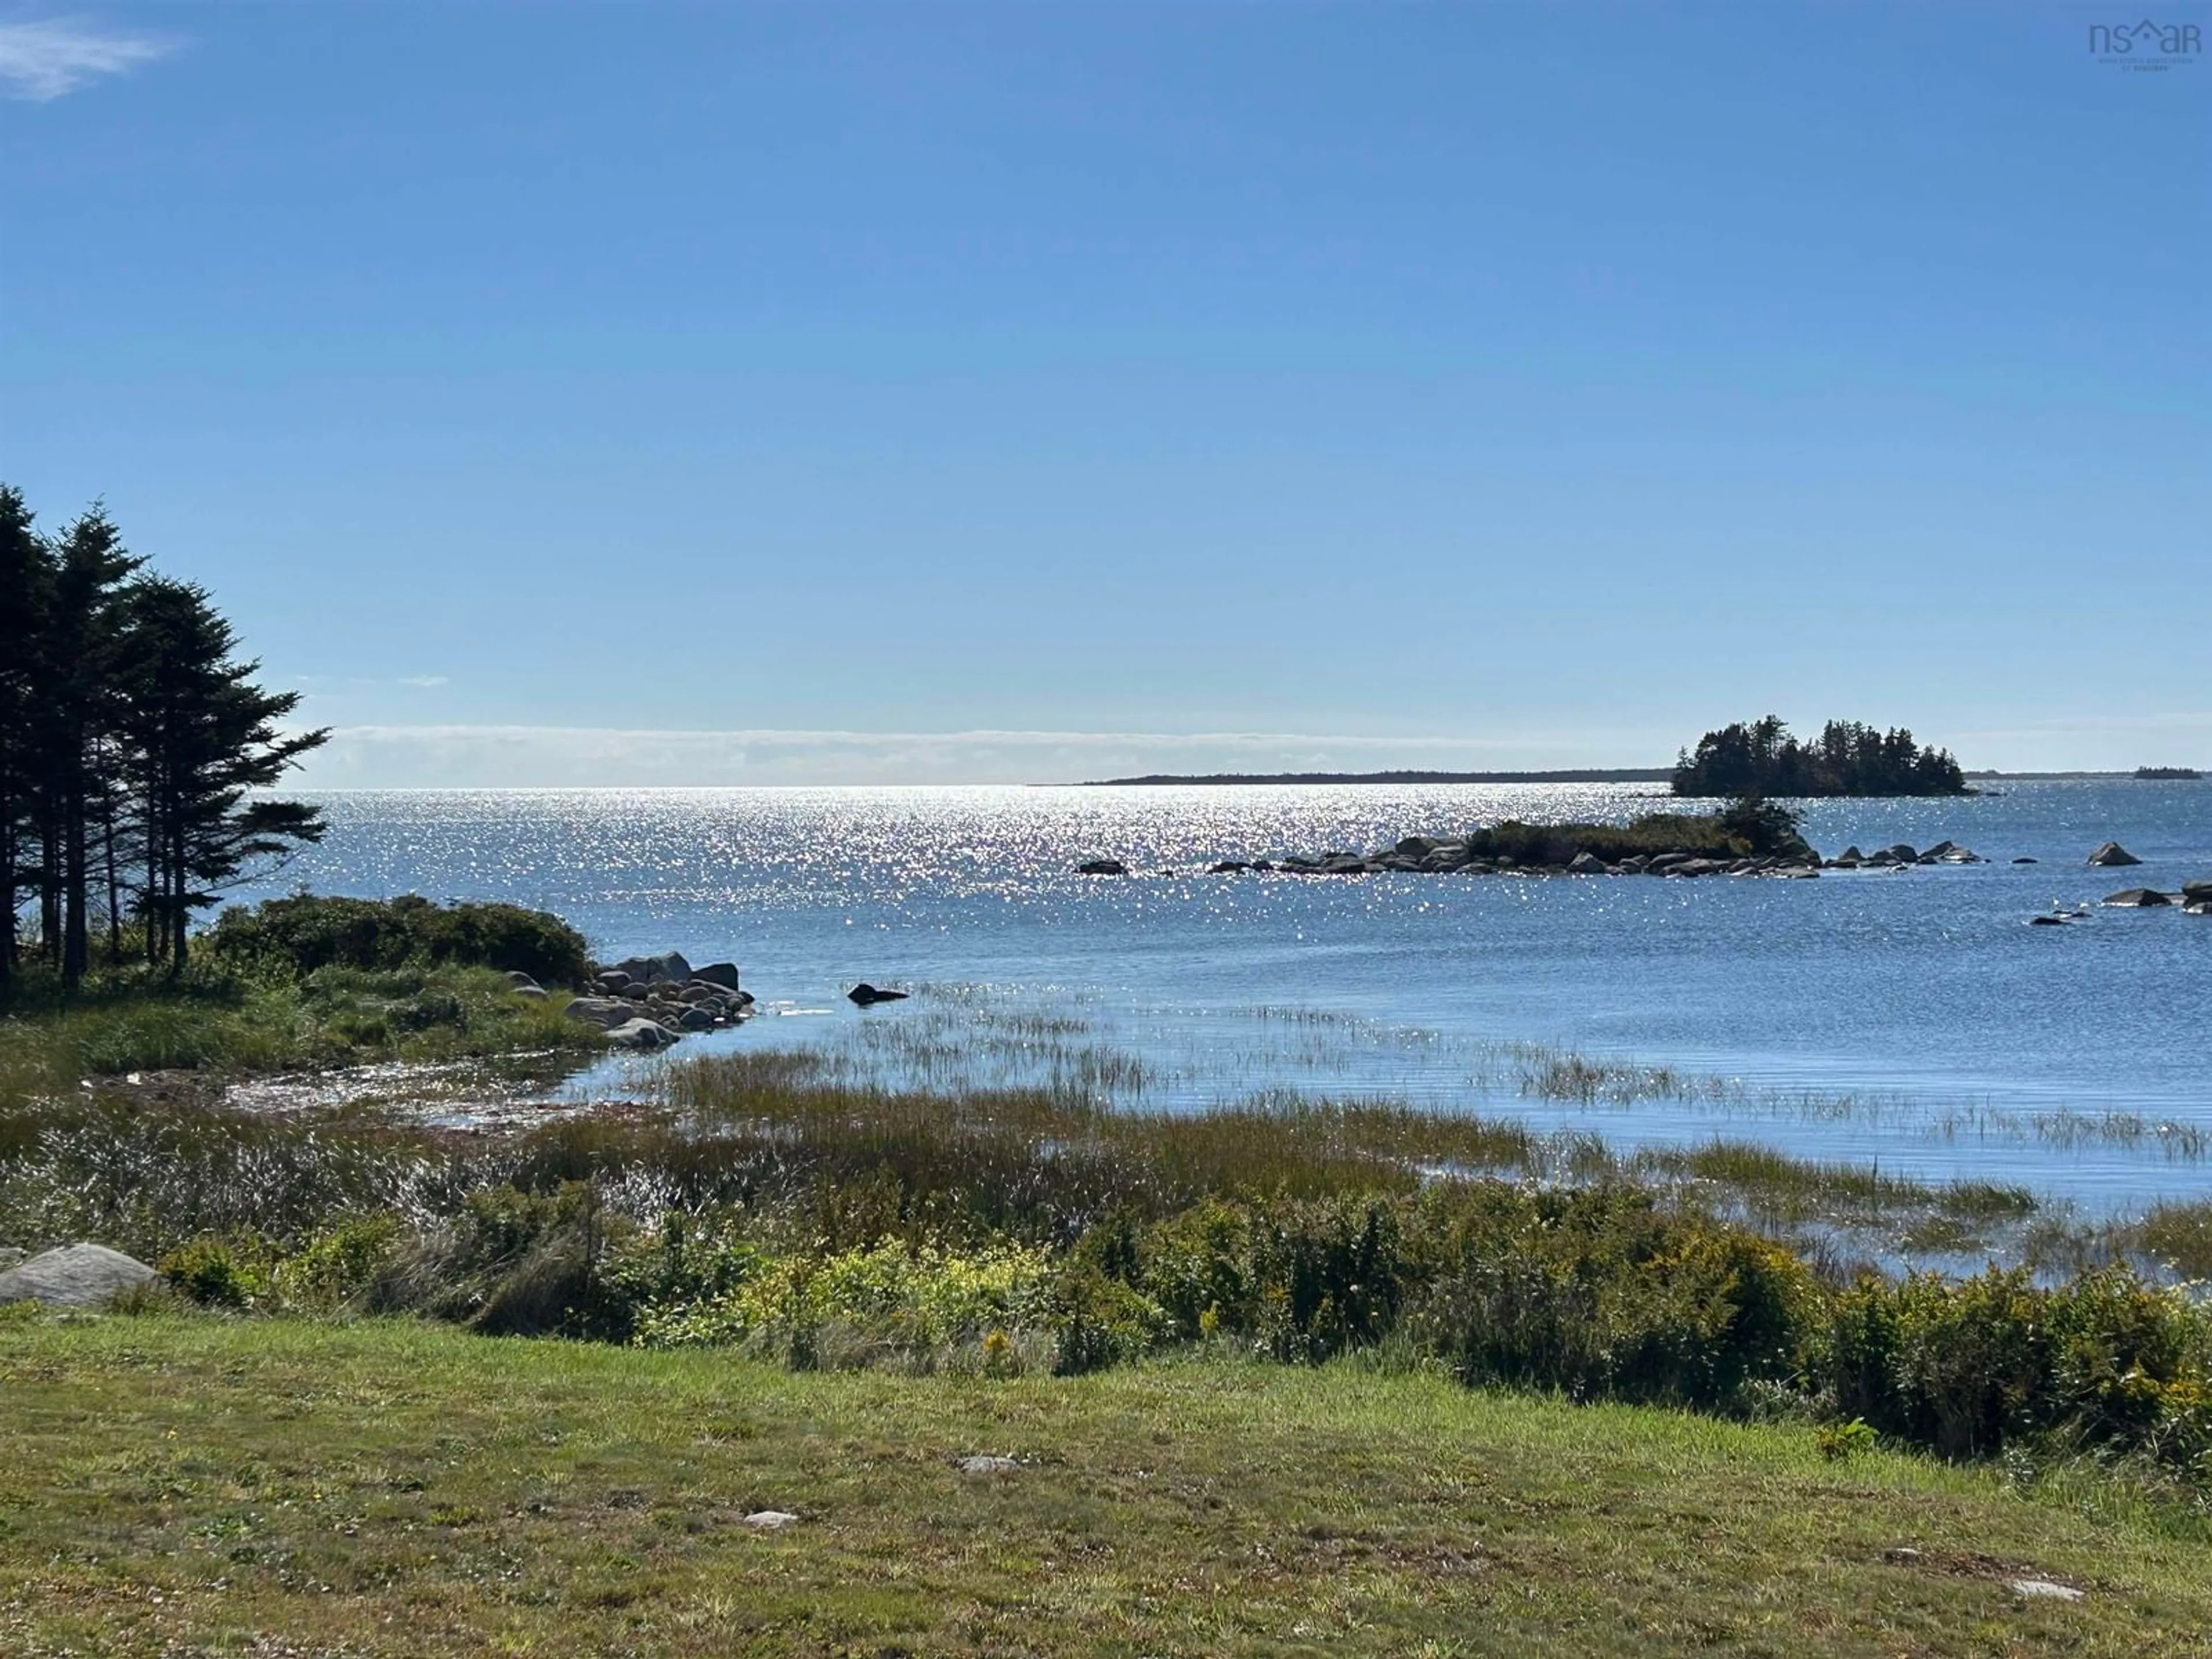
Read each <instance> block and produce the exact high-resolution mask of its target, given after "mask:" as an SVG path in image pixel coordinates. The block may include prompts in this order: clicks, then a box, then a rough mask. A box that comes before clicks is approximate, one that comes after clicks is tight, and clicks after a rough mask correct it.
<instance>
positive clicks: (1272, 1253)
mask: <svg viewBox="0 0 2212 1659" xmlns="http://www.w3.org/2000/svg"><path fill="white" fill-rule="evenodd" d="M1254 1255H1255V1268H1256V1273H1257V1276H1258V1278H1259V1279H1260V1282H1261V1316H1262V1322H1263V1324H1264V1326H1265V1335H1266V1338H1267V1345H1268V1346H1269V1347H1270V1348H1271V1349H1272V1350H1273V1352H1274V1354H1275V1356H1276V1358H1280V1359H1298V1360H1316V1361H1318V1360H1322V1359H1327V1358H1329V1357H1330V1356H1331V1355H1333V1354H1337V1353H1341V1352H1345V1351H1346V1349H1348V1348H1356V1347H1364V1346H1367V1345H1369V1344H1370V1343H1372V1342H1375V1341H1376V1340H1379V1339H1380V1338H1381V1337H1382V1336H1383V1334H1384V1333H1385V1332H1387V1331H1388V1330H1389V1328H1390V1327H1391V1326H1392V1324H1393V1323H1394V1322H1395V1321H1396V1319H1397V1316H1398V1309H1399V1305H1400V1304H1401V1302H1402V1300H1403V1299H1404V1296H1405V1291H1406V1283H1405V1281H1406V1278H1407V1267H1408V1266H1409V1263H1408V1261H1407V1254H1406V1252H1405V1250H1404V1249H1402V1248H1401V1228H1400V1218H1399V1211H1398V1206H1397V1205H1396V1204H1395V1203H1393V1202H1392V1201H1391V1200H1388V1199H1384V1198H1379V1197H1370V1198H1359V1197H1352V1196H1347V1197H1344V1198H1332V1199H1317V1200H1311V1201H1310V1202H1305V1203H1297V1204H1284V1205H1279V1206H1277V1207H1276V1209H1275V1212H1274V1214H1273V1217H1272V1218H1269V1220H1268V1221H1267V1223H1266V1224H1265V1225H1262V1226H1261V1229H1260V1230H1259V1232H1258V1236H1257V1237H1256V1239H1255V1250H1254Z"/></svg>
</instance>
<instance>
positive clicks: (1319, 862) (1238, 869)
mask: <svg viewBox="0 0 2212 1659" xmlns="http://www.w3.org/2000/svg"><path fill="white" fill-rule="evenodd" d="M1988 862H1989V860H1986V859H1984V857H1982V855H1981V854H1978V853H1977V852H1975V851H1973V850H1972V848H1966V847H1961V846H1960V845H1959V844H1958V843H1957V842H1950V841H1939V842H1936V844H1935V845H1934V846H1933V847H1927V848H1916V847H1913V846H1911V845H1910V844H1909V843H1907V842H1898V843H1897V844H1896V845H1895V846H1893V847H1884V848H1877V849H1876V850H1875V851H1874V852H1871V853H1863V852H1861V851H1860V850H1859V849H1858V848H1856V847H1847V848H1844V850H1843V851H1842V852H1840V853H1838V854H1836V856H1835V857H1833V858H1832V859H1824V858H1822V857H1821V856H1820V854H1817V853H1815V852H1814V851H1812V850H1811V849H1810V848H1807V849H1805V850H1803V851H1802V852H1797V853H1778V854H1768V855H1766V856H1764V857H1758V858H1736V859H1716V858H1707V857H1705V856H1704V855H1702V854H1694V853H1687V852H1672V853H1653V854H1635V855H1633V856H1632V857H1629V858H1625V859H1621V860H1618V861H1615V862H1612V863H1608V862H1607V860H1604V859H1601V858H1600V857H1598V856H1597V854H1595V853H1589V852H1581V853H1577V854H1575V856H1574V857H1573V858H1572V859H1571V860H1568V861H1567V862H1566V863H1565V864H1519V863H1516V862H1515V861H1514V860H1511V859H1510V858H1503V859H1501V858H1485V857H1481V856H1480V855H1478V854H1476V853H1475V852H1474V849H1473V848H1470V847H1469V846H1468V842H1466V841H1465V840H1463V839H1461V838H1458V837H1455V836H1407V837H1406V838H1405V839H1404V840H1402V841H1401V842H1398V843H1397V844H1396V845H1395V846H1393V847H1387V848H1382V849H1380V850H1379V851H1376V852H1372V853H1322V854H1314V855H1310V856H1306V855H1300V854H1292V855H1291V856H1290V857H1288V858H1283V859H1273V860H1271V859H1253V860H1249V861H1247V860H1239V859H1224V860H1220V861H1219V862H1218V863H1217V864H1213V865H1211V866H1208V868H1207V871H1206V873H1207V874H1209V875H1216V876H1226V875H1239V874H1245V873H1259V874H1275V875H1292V876H1376V875H1386V874H1401V875H1410V874H1415V873H1419V874H1438V873H1453V874H1460V875H1470V876H1485V875H1523V876H1673V877H1682V878H1690V877H1697V876H1768V877H1777V878H1794V879H1797V880H1803V879H1805V878H1808V877H1813V876H1817V875H1819V874H1820V872H1821V871H1823V870H1904V869H1907V868H1910V867H1911V866H1916V865H1927V864H1953V865H1956V864H1986V863H1988ZM2013 862H2014V863H2015V864H2033V863H2034V862H2035V860H2033V859H2032V858H2018V859H2015V860H2013ZM2087 862H2088V863H2089V864H2090V865H2092V866H2095V867H2097V868H2100V869H2112V868H2116V867H2118V866H2125V865H2131V864H2141V863H2142V860H2141V859H2139V858H2137V857H2136V856H2135V854H2132V853H2130V852H2129V851H2128V850H2127V848H2124V847H2122V846H2121V845H2120V844H2119V843H2118V842H2110V841H2108V842H2106V843H2105V844H2104V845H2103V846H2101V847H2100V848H2097V850H2096V851H2095V852H2093V853H2092V854H2089V857H2088V860H2087ZM1076 872H1077V873H1078V874H1079V875H1085V876H1126V875H1128V874H1130V873H1132V872H1131V871H1130V868H1129V866H1127V864H1125V863H1123V862H1122V861H1121V860H1120V859H1091V860H1087V861H1086V862H1085V863H1083V864H1079V865H1078V866H1076ZM1160 873H1161V874H1162V875H1164V876H1171V875H1175V874H1176V873H1178V872H1176V871H1173V870H1163V871H1161V872H1160ZM2104 902H2105V903H2106V904H2107V905H2110V906H2112V907H2114V908H2155V907H2158V906H2162V905H2179V906H2180V907H2182V908H2184V909H2185V910H2186V911H2187V912H2188V913H2189V914H2190V915H2212V882H2202V881H2192V882H2189V883H2186V884H2184V885H2183V887H2182V889H2181V890H2180V891H2179V892H2178V893H2166V892H2161V891H2160V890H2158V889H2156V888H2152V887H2130V888H2128V889H2127V890H2124V891H2122V892H2118V893H2114V894H2112V895H2111V896H2109V897H2107V898H2106V899H2105V900H2104ZM2086 914H2087V912H2086V911H2073V912H2068V911H2057V912H2055V913H2053V914H2051V915H2041V916H2037V917H2034V918H2033V921H2035V922H2036V924H2037V925H2038V926H2042V927H2050V926H2055V925H2057V924H2059V923H2062V922H2064V921H2070V920H2076V919H2078V918H2079V917H2080V916H2081V915H2086Z"/></svg>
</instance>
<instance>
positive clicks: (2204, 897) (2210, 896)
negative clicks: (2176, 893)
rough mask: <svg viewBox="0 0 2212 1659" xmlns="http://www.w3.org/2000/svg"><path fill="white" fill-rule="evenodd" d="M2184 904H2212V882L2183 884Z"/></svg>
mask: <svg viewBox="0 0 2212 1659" xmlns="http://www.w3.org/2000/svg"><path fill="white" fill-rule="evenodd" d="M2181 902H2183V903H2184V904H2212V881H2185V882H2183V883H2182V884H2181Z"/></svg>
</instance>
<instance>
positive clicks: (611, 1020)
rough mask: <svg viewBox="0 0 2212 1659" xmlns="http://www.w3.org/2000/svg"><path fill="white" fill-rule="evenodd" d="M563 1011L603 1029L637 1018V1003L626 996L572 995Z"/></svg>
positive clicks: (608, 1029)
mask: <svg viewBox="0 0 2212 1659" xmlns="http://www.w3.org/2000/svg"><path fill="white" fill-rule="evenodd" d="M562 1012H563V1013H565V1014H567V1015H568V1018H571V1019H580V1020H582V1021H583V1022H584V1023H585V1024H586V1025H596V1026H598V1027H599V1029H600V1030H603V1031H611V1030H613V1029H614V1028H615V1027H616V1026H617V1025H620V1024H623V1023H624V1022H626V1021H629V1020H633V1019H635V1018H637V1005H636V1004H635V1002H632V1001H630V1000H629V999H628V998H625V997H571V998H570V999H569V1000H568V1006H567V1007H566V1008H564V1009H562Z"/></svg>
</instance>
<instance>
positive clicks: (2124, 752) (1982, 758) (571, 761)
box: [301, 710, 2212, 789]
mask: <svg viewBox="0 0 2212 1659" xmlns="http://www.w3.org/2000/svg"><path fill="white" fill-rule="evenodd" d="M1923 735H1926V736H1930V737H1931V738H1932V739H1933V740H1934V741H1936V742H1939V743H1944V744H1949V745H1951V746H1953V747H1954V748H1955V750H1957V752H1958V754H1959V757H1960V761H1961V762H1962V763H1964V764H1965V765H1966V766H1967V767H1968V768H1969V769H1997V770H2023V771H2026V770H2050V771H2065V770H2082V771H2109V770H2126V769H2130V768H2132V767H2133V766H2136V765H2139V764H2147V763H2148V764H2154V763H2160V762H2161V761H2172V760H2174V759H2175V758H2176V757H2179V760H2180V761H2182V762H2184V763H2186V762H2188V761H2190V760H2191V758H2192V757H2201V756H2202V755H2203V753H2204V752H2205V751H2206V750H2208V749H2212V710H2208V711H2202V712H2193V711H2182V712H2175V713H2168V714H2146V715H2141V716H2096V715H2089V716H2082V717H2080V718H2078V719H2071V720H2054V721H2048V722H2044V723H2040V724H2037V725H2033V726H2020V727H2014V728H2007V729H2002V730H1990V731H1983V732H1959V733H1955V734H1923ZM1680 742H1681V734H1680V733H1672V732H1668V733H1662V732H1607V733H1603V734H1593V733H1587V732H1583V733H1576V732H1532V733H1525V734H1521V735H1516V736H1515V737H1511V738H1471V737H1452V736H1438V735H1435V734H1424V735H1386V734H1360V735H1352V736H1346V735H1341V734H1324V733H1312V732H1048V731H968V732H838V731H793V730H744V731H719V732H718V731H653V730H626V729H621V728H615V727H595V726H467V725H447V726H400V725H382V726H340V727H338V728H337V731H336V732H335V735H334V736H333V737H332V738H331V743H330V744H329V746H328V747H327V748H325V749H324V750H320V751H319V752H318V753H316V754H315V755H314V756H313V757H312V758H311V759H310V761H309V762H308V764H307V768H306V769H305V771H304V773H303V774H302V776H301V783H302V784H303V785H304V786H305V787H310V788H323V789H346V788H362V789H373V788H471V787H480V788H572V789H584V788H714V787H730V786H736V785H762V786H778V785H781V786H787V787H788V786H803V785H813V786H823V787H836V786H869V785H900V784H904V785H956V784H1005V783H1040V784H1050V783H1077V782H1082V781H1087V780H1091V779H1099V778H1109V777H1132V776H1141V775H1146V774H1149V773H1156V772H1167V773H1188V774H1194V775H1205V774H1207V773H1216V772H1255V773H1273V772H1338V771H1342V772H1379V771H1391V770H1399V769H1423V770H1433V771H1470V772H1473V771H1544V770H1553V769H1569V768H1595V767H1630V766H1642V767H1651V766H1663V765H1666V764H1668V763H1669V762H1670V761H1671V760H1672V759H1673V758H1674V750H1675V749H1676V748H1677V747H1678V746H1680Z"/></svg>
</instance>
